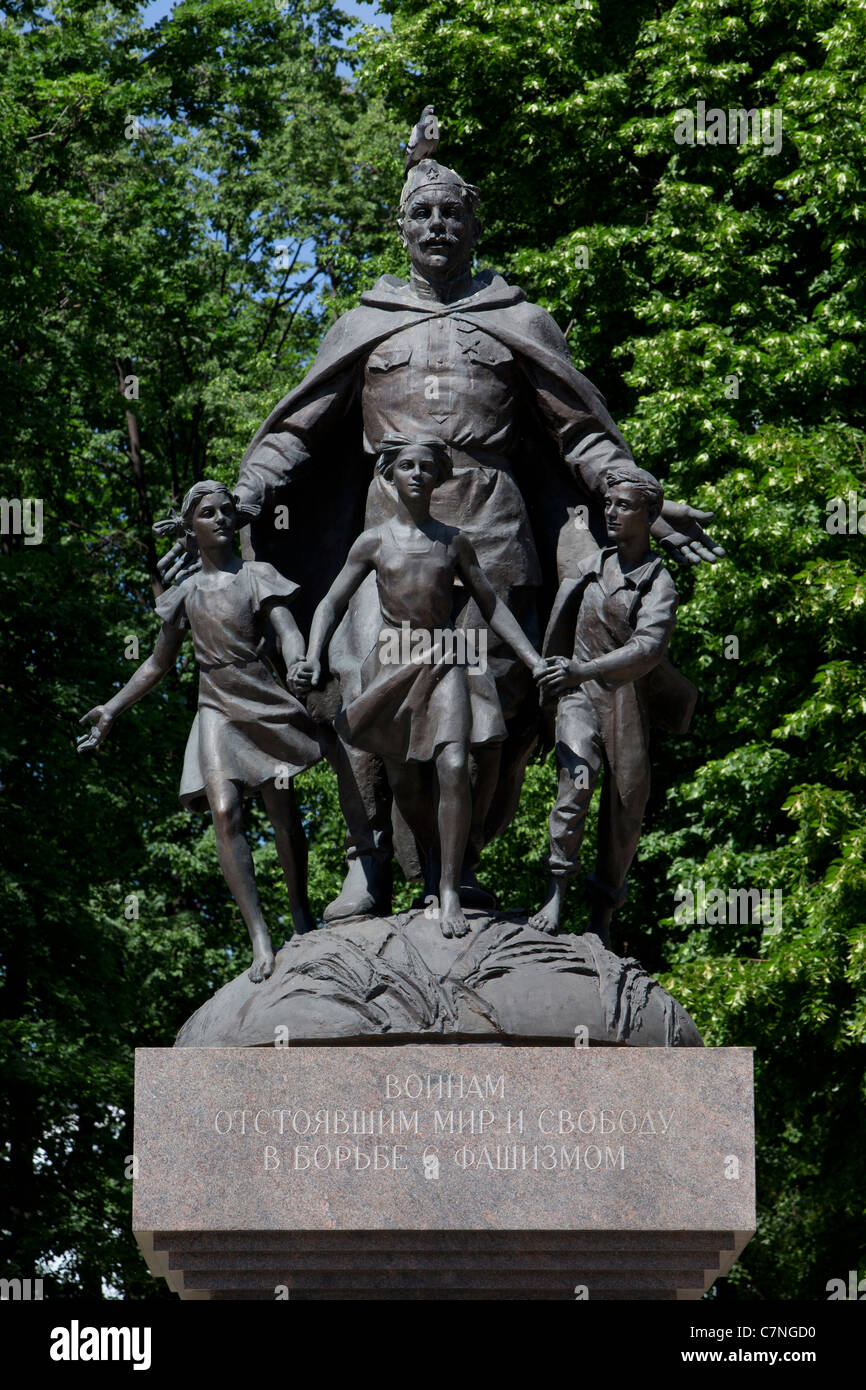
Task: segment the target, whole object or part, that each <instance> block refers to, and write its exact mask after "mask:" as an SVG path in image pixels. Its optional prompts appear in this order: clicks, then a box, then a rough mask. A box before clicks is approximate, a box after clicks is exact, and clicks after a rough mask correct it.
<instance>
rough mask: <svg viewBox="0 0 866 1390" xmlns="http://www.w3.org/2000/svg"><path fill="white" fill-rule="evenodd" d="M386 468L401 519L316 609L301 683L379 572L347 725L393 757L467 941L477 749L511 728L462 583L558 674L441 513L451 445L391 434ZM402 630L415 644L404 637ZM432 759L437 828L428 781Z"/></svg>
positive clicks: (351, 560) (445, 908)
mask: <svg viewBox="0 0 866 1390" xmlns="http://www.w3.org/2000/svg"><path fill="white" fill-rule="evenodd" d="M376 468H377V472H378V473H379V474H380V475H381V476H382V477H383V478H384V479H385V480H386V481H387V482H390V483H392V484H393V487H394V489H395V491H396V498H397V500H396V508H395V512H394V514H393V516H392V517H390V518H389V519H388V520H386V521H383V522H381V523H380V524H379V525H378V526H374V527H372V528H371V529H370V530H368V531H365V532H363V534H362V535H361V536H359V537H358V539H357V540H356V541H355V543H354V545H353V546H352V548H351V550H350V551H349V557H348V560H347V561H346V564H345V566H344V567H343V569H342V571H341V573H340V574H339V575H338V576H337V578H336V580H335V581H334V583H333V584H332V585H331V588H330V590H329V592H328V593H327V594H326V596H325V598H324V599H323V600H322V602H321V603H320V604H319V606H318V608H317V609H316V612H315V616H314V618H313V624H312V628H311V631H310V641H309V646H308V651H307V660H306V662H303V663H301V664H300V665H299V666H298V668H297V670H296V672H295V680H296V683H297V687H298V689H301V690H302V689H304V688H306V689H312V688H313V686H315V685H317V684H318V682H319V680H320V678H321V670H322V660H323V657H324V655H325V652H326V650H327V647H328V643H329V642H330V640H331V637H332V636H333V634H334V632H335V630H336V628H337V625H338V624H339V622H340V620H341V618H342V617H343V615H344V613H345V612H346V609H347V608H348V605H349V600H350V599H351V597H352V595H353V594H354V593H355V591H356V590H357V589H358V588H359V587H360V585H361V584H362V583H363V581H364V579H365V578H366V576H367V575H368V574H369V573H370V572H371V571H373V572H375V574H376V582H377V586H378V592H379V603H380V607H381V612H382V617H383V621H384V626H383V628H382V631H381V633H380V637H379V641H378V643H377V644H376V645H375V646H374V647H373V650H372V651H371V653H370V655H369V656H368V657H367V660H366V661H365V663H364V666H363V669H362V677H361V693H360V695H359V696H357V697H356V698H355V699H354V700H352V701H350V703H349V704H348V705H347V706H346V707H345V708H344V709H343V710H342V711H341V713H340V714H339V716H338V718H337V721H336V728H337V732H338V733H339V734H340V736H341V737H342V738H344V739H345V740H346V741H347V742H348V743H350V744H352V745H354V746H355V747H358V748H362V749H364V750H365V751H367V752H371V753H376V754H378V755H379V756H380V757H381V758H382V759H383V761H384V763H385V767H386V769H387V773H388V779H389V782H390V785H391V789H392V792H393V795H394V798H395V801H396V802H397V805H398V807H399V809H400V811H401V813H402V815H403V817H404V819H405V820H406V823H407V824H408V825H409V827H410V829H412V831H413V832H414V833H415V836H416V839H417V840H418V843H419V845H420V846H421V847H422V850H423V852H424V853H425V855H426V857H427V860H428V864H427V880H428V886H429V884H430V879H431V877H432V876H433V875H432V874H431V865H433V864H435V865H436V872H437V873H438V890H439V892H438V897H439V921H440V927H441V930H442V934H443V936H446V937H455V936H458V937H459V936H464V935H465V934H466V933H467V932H468V930H469V926H468V923H467V921H466V919H465V917H464V916H463V912H462V910H461V906H460V896H459V891H460V870H461V866H462V863H463V856H464V852H465V849H466V844H467V841H468V838H469V830H470V822H471V818H472V814H473V806H472V789H471V786H470V773H469V751H470V749H471V748H478V747H480V746H482V745H485V744H489V743H496V742H500V741H501V740H502V739H504V738H505V734H506V729H505V723H504V720H503V718H502V711H501V708H500V705H499V700H498V697H497V694H496V686H495V683H494V681H493V679H492V677H491V676H489V675H488V673H487V672H486V670H484V669H483V663H482V664H481V665H474V666H470V665H469V664H468V663H467V660H466V654H465V650H464V652H463V653H461V652H460V650H459V645H458V644H457V643H456V642H455V641H454V640H453V639H454V637H455V633H454V629H453V627H452V611H453V608H454V598H455V587H456V585H457V584H458V583H462V585H463V587H464V589H465V591H466V594H467V595H469V596H470V597H471V598H473V599H474V600H475V602H476V603H477V605H478V608H479V609H480V611H481V614H482V616H483V618H484V620H485V622H487V623H488V624H489V626H490V628H491V629H492V631H493V632H494V633H495V634H496V635H497V636H498V637H500V638H501V639H502V641H504V642H507V643H508V644H509V646H510V647H511V648H512V649H513V651H514V652H515V653H516V655H517V656H518V657H519V658H520V660H521V661H522V662H524V664H525V665H526V666H528V667H529V669H530V670H531V671H532V672H533V674H534V675H537V676H539V677H540V675H541V674H542V672H543V671H545V670H546V669H547V668H546V666H545V665H544V663H542V660H541V657H540V656H539V654H538V652H537V651H536V650H535V648H534V647H533V646H532V644H531V642H530V641H529V640H528V638H527V637H526V635H525V633H524V632H523V629H522V628H521V626H520V624H519V623H518V621H517V619H516V618H515V617H514V616H513V614H512V613H511V612H510V610H509V609H508V608H507V607H506V605H505V604H504V603H503V602H502V600H501V599H500V598H498V597H497V596H496V594H495V592H494V590H493V588H492V587H491V584H490V582H489V580H488V579H487V577H486V576H485V574H484V572H483V570H482V569H481V567H480V565H479V563H478V559H477V557H476V554H475V551H474V549H473V547H472V545H471V544H470V542H469V541H468V539H467V538H466V536H465V534H464V533H463V532H461V531H460V530H459V529H458V528H457V527H455V526H447V525H445V524H444V523H443V522H441V521H437V520H436V519H435V518H434V517H432V516H431V515H430V499H431V497H432V495H433V491H434V489H435V488H436V487H437V486H438V485H439V484H440V483H443V482H445V481H446V480H447V479H448V478H449V477H450V476H451V462H450V456H449V453H448V448H447V446H446V444H445V443H444V441H443V440H441V439H439V438H436V437H432V436H427V437H423V438H416V439H414V440H408V439H404V438H395V437H389V438H386V439H385V440H383V441H382V445H381V449H380V453H379V458H378V461H377V464H376ZM398 635H399V636H400V637H404V640H403V641H398V640H395V638H396V637H397V636H398ZM405 637H408V638H409V641H408V642H407V641H406V640H405ZM419 639H422V640H419ZM431 764H432V766H433V768H434V770H435V799H436V802H437V803H438V808H437V811H438V813H437V816H436V824H435V825H434V824H433V823H432V817H431V814H430V796H429V793H428V792H427V790H426V788H425V785H424V780H423V776H422V775H419V774H421V773H422V769H423V768H424V766H425V765H431ZM476 812H477V807H476ZM437 841H438V843H437Z"/></svg>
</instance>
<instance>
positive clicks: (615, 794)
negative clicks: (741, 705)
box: [530, 465, 697, 947]
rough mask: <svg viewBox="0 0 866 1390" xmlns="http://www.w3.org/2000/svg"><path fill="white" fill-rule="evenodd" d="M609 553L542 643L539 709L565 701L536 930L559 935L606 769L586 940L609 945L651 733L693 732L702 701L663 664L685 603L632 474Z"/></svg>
mask: <svg viewBox="0 0 866 1390" xmlns="http://www.w3.org/2000/svg"><path fill="white" fill-rule="evenodd" d="M605 484H606V496H605V524H606V527H607V534H608V539H609V541H610V542H611V544H610V546H609V547H608V548H607V549H604V550H601V551H600V552H599V553H598V554H597V555H593V556H590V557H589V558H587V559H585V560H583V561H582V562H581V564H580V565H578V567H577V569H576V571H575V574H574V576H573V577H572V578H569V579H566V580H564V581H563V583H562V584H561V586H560V589H559V593H558V594H557V596H556V601H555V603H554V605H553V611H552V613H551V617H550V622H549V624H548V628H547V633H546V635H545V639H544V658H545V660H544V666H545V669H544V671H543V673H542V674H541V675H540V676H539V677H538V680H539V685H540V686H541V691H542V699H543V700H550V699H556V701H557V708H556V760H557V765H558V768H559V784H558V790H557V796H556V804H555V805H554V808H553V810H552V811H551V814H550V820H549V836H550V848H549V853H548V857H547V874H548V880H547V892H546V896H545V900H544V904H543V906H542V907H541V909H540V911H539V912H537V913H536V914H535V916H534V917H532V918H531V919H530V924H531V925H532V926H534V927H537V928H539V929H540V930H541V931H546V932H551V933H553V932H556V931H557V930H558V929H559V926H560V922H561V920H562V913H563V906H564V902H565V894H566V889H567V885H568V881H569V879H571V878H573V877H574V876H575V875H576V874H577V872H578V870H579V865H580V846H581V842H582V840H583V834H584V827H585V823H586V814H587V811H588V809H589V804H590V801H591V799H592V793H593V789H594V787H595V785H596V782H597V781H598V777H599V773H600V772H601V769H602V766H603V767H604V769H605V776H604V783H603V786H602V794H601V809H600V815H599V828H598V857H597V867H596V872H595V873H593V874H590V875H589V877H588V879H587V885H588V888H589V894H590V901H591V911H590V918H589V926H588V930H589V931H590V932H592V933H594V934H595V935H596V936H598V937H599V938H600V940H601V942H602V945H603V946H605V947H609V945H610V935H609V932H610V920H611V916H612V914H613V911H614V908H616V907H618V906H619V904H620V903H622V902H623V901H624V899H625V896H626V886H625V885H626V875H627V873H628V870H629V867H630V866H631V862H632V860H633V858H634V855H635V851H636V849H637V844H638V840H639V838H640V829H641V821H642V819H643V814H644V809H645V807H646V803H647V799H648V797H649V789H650V756H649V731H650V724H651V723H655V724H660V725H661V726H662V727H664V728H667V729H669V730H671V731H673V732H676V733H685V731H686V729H687V728H688V726H689V722H690V720H691V716H692V711H693V709H694V705H695V700H696V698H697V691H696V690H695V687H694V686H693V685H692V684H691V682H690V681H687V680H686V679H685V677H684V676H681V675H680V673H679V672H678V671H675V670H674V668H673V667H672V666H671V665H670V663H669V662H668V661H667V659H666V657H665V652H666V650H667V646H668V643H669V641H670V638H671V634H672V632H673V629H674V623H675V621H676V610H677V592H676V589H675V588H674V584H673V580H672V579H671V577H670V574H669V573H668V571H667V569H666V568H665V566H664V565H663V564H662V562H661V560H660V559H659V557H658V556H656V555H654V554H653V553H652V551H651V550H650V527H651V526H652V523H653V522H654V521H655V519H656V517H658V516H659V514H660V512H661V508H662V503H663V501H664V494H663V492H662V488H661V486H660V484H659V483H658V482H657V481H656V479H655V478H654V477H653V476H652V475H651V474H650V473H646V472H644V471H643V469H640V468H637V467H636V466H635V465H622V466H617V467H614V468H612V469H610V470H609V471H608V472H607V474H606V478H605Z"/></svg>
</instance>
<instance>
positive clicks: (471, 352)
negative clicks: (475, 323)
mask: <svg viewBox="0 0 866 1390" xmlns="http://www.w3.org/2000/svg"><path fill="white" fill-rule="evenodd" d="M464 351H465V352H466V353H467V355H468V357H469V360H470V362H477V363H479V364H480V365H481V366H483V367H486V368H487V369H488V370H489V371H492V372H495V373H496V375H497V376H505V375H507V373H508V372H509V371H510V369H511V364H512V362H513V361H514V359H513V357H512V355H511V353H510V352H509V350H508V348H507V347H505V346H504V345H503V344H502V343H497V342H496V340H495V339H494V338H487V337H482V336H481V335H480V334H479V335H478V337H476V338H471V339H470V340H469V342H468V343H467V344H466V346H465V349H464Z"/></svg>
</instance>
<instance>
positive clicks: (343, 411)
mask: <svg viewBox="0 0 866 1390" xmlns="http://www.w3.org/2000/svg"><path fill="white" fill-rule="evenodd" d="M443 315H456V316H458V317H459V318H461V319H463V320H465V321H467V322H468V323H469V324H470V325H471V326H472V327H473V328H476V329H478V330H480V331H482V332H483V333H487V334H489V335H490V336H491V337H492V338H494V339H497V340H498V341H499V342H500V343H502V344H504V345H505V346H506V347H507V348H508V349H509V350H510V351H511V352H512V353H513V354H514V357H515V358H516V359H517V361H518V363H519V362H520V361H521V360H524V361H528V362H530V363H532V364H533V365H534V366H535V367H536V368H540V369H541V370H542V371H544V372H545V373H546V374H547V377H548V380H549V383H550V389H552V390H554V391H556V392H557V394H558V395H559V396H560V398H561V399H562V400H564V401H565V402H567V405H568V411H569V415H570V418H571V419H572V420H573V421H574V424H575V427H576V428H577V429H578V430H585V431H586V433H587V435H588V436H593V437H595V443H594V444H593V446H592V447H591V448H590V449H588V450H587V463H586V466H587V471H588V472H593V471H594V472H595V473H596V474H600V473H601V470H602V468H603V467H606V466H610V465H612V464H615V463H622V462H626V461H631V457H632V456H631V453H630V451H629V449H628V446H627V444H626V442H625V440H624V439H623V437H622V435H621V434H620V432H619V430H618V429H617V427H616V425H615V424H614V422H613V420H612V419H611V417H610V415H609V413H608V410H607V407H606V405H605V402H604V399H603V397H602V395H601V393H600V392H599V391H598V390H597V389H596V388H595V387H594V386H593V385H592V383H591V382H589V381H588V380H587V379H586V377H584V376H582V375H581V373H580V372H578V371H577V369H576V368H575V367H574V366H573V364H572V362H571V359H570V357H569V353H568V346H567V344H566V341H565V338H564V337H563V335H562V333H561V332H560V330H559V328H558V327H557V325H556V324H555V322H554V321H553V319H552V318H551V317H550V315H549V314H548V313H547V312H546V311H545V310H544V309H542V308H540V307H539V306H538V305H535V304H532V303H530V302H529V301H528V300H527V298H526V295H525V294H524V292H523V290H521V289H519V288H517V287H516V286H511V285H508V284H506V282H505V281H504V280H503V279H502V277H501V276H500V275H497V274H496V273H495V272H493V271H489V270H488V271H483V272H482V273H481V274H479V275H477V276H476V277H475V278H474V279H473V281H472V286H471V293H470V294H468V295H467V296H466V297H465V298H464V299H461V300H458V301H455V302H453V303H450V304H440V303H438V302H437V301H435V300H431V301H429V302H427V301H422V300H420V299H419V298H417V296H415V295H414V294H413V293H412V291H411V289H410V287H409V285H408V283H407V282H406V281H404V280H400V279H398V278H397V277H396V276H393V275H385V276H383V277H382V278H381V279H380V280H378V281H377V282H376V284H375V285H374V286H373V287H372V289H370V290H367V291H366V292H365V293H364V294H363V295H362V296H361V302H360V304H359V306H358V307H357V308H355V309H352V310H350V311H349V312H348V313H347V314H344V315H343V316H342V317H341V318H340V319H338V320H337V322H336V323H335V324H334V325H333V327H332V328H331V329H330V330H329V331H328V333H327V334H326V335H325V337H324V339H323V340H322V344H321V346H320V348H319V352H318V354H317V356H316V359H315V361H314V362H313V365H312V367H311V368H310V370H309V372H308V373H307V375H306V376H305V378H304V380H303V381H302V382H301V383H300V385H298V386H297V387H295V389H294V390H292V391H290V392H289V394H288V395H287V396H285V397H284V398H283V399H282V400H281V401H280V402H279V404H278V405H276V406H275V407H274V409H273V410H272V411H271V413H270V415H269V416H268V418H267V419H266V420H265V422H264V424H263V425H262V426H261V428H260V429H259V430H258V431H257V432H256V435H255V437H254V438H253V440H252V443H251V444H250V446H249V448H248V449H247V451H246V453H245V455H244V458H243V462H242V465H241V474H240V480H239V486H240V487H242V488H243V487H244V486H245V485H247V486H252V487H257V488H259V489H260V482H261V480H262V479H265V480H266V481H267V482H268V484H269V501H268V504H267V505H266V506H265V508H264V510H263V512H262V515H261V516H260V517H259V518H257V520H256V521H255V522H253V524H252V525H251V526H250V529H249V534H248V536H247V537H246V538H245V544H244V550H245V554H247V555H250V556H255V557H256V558H258V559H263V560H270V561H271V563H273V564H274V565H276V567H277V568H278V569H279V570H281V571H282V572H283V573H285V574H286V575H287V576H288V577H289V578H291V579H293V580H295V582H296V583H298V584H300V586H301V593H300V595H299V597H298V603H297V604H296V606H295V610H294V611H295V612H296V614H297V615H298V619H299V621H300V623H301V626H302V627H304V628H306V627H307V626H308V624H309V621H310V618H311V616H312V612H313V610H314V609H315V606H316V604H317V603H318V602H319V600H320V599H321V598H322V597H323V595H324V594H325V593H326V592H327V590H328V588H329V587H330V584H331V582H332V581H333V579H334V578H335V576H336V574H337V573H338V572H339V570H340V568H341V567H342V565H343V564H344V562H345V559H346V555H347V552H348V550H349V547H350V545H351V543H352V541H353V540H354V539H355V537H356V536H357V535H358V534H359V533H360V531H361V530H362V528H363V517H364V504H365V500H366V495H367V489H368V486H369V483H370V480H371V478H372V475H373V465H374V460H373V459H372V458H369V457H365V455H364V451H363V423H362V418H361V387H362V384H363V369H364V364H365V362H366V359H367V357H368V356H369V354H370V353H371V352H372V351H373V350H374V349H375V348H377V347H378V346H379V345H380V344H382V343H383V342H385V341H386V340H387V339H388V338H390V337H392V336H393V335H394V334H395V333H399V332H401V331H402V330H403V329H405V328H409V327H412V326H413V325H415V324H418V323H420V322H422V321H423V320H424V319H425V318H432V317H438V316H443ZM353 368H354V369H355V370H356V375H355V379H354V384H353V389H352V390H351V392H350V393H348V394H347V392H346V383H345V376H346V373H347V372H351V369H353ZM329 395H330V396H332V397H333V403H332V405H329V403H328V397H329ZM526 395H527V399H528V397H529V396H530V395H531V393H526ZM308 412H309V413H310V414H311V415H315V416H316V417H317V418H319V419H320V417H321V416H322V415H324V418H325V420H326V421H327V424H326V425H325V426H324V427H323V426H322V425H321V423H319V424H318V425H317V429H316V434H315V440H314V441H312V442H311V444H310V445H309V446H308V447H307V448H304V447H301V448H300V449H299V448H298V445H297V443H296V441H297V439H301V440H302V441H303V438H304V417H305V415H306V414H307V413H308ZM521 430H522V435H523V442H522V445H521V448H520V450H519V452H518V457H516V458H515V461H514V476H515V480H516V481H517V484H518V486H519V487H520V489H521V492H522V494H523V497H524V500H525V502H526V506H527V511H528V513H529V517H530V521H531V523H532V528H533V533H534V535H535V540H536V546H537V548H538V554H539V559H540V561H541V565H542V571H543V573H544V576H545V590H546V601H545V599H542V609H543V615H542V620H543V618H544V617H546V613H547V611H548V610H549V607H550V603H551V602H552V599H553V596H554V594H555V592H556V588H557V583H558V578H559V575H561V574H562V573H567V572H568V571H569V570H570V569H573V566H574V565H576V564H577V562H578V560H579V559H580V558H582V556H583V555H584V554H586V553H587V550H588V549H592V550H594V549H595V545H596V543H599V544H603V543H604V526H603V519H602V516H601V511H600V509H599V508H597V507H596V506H595V501H596V499H595V498H590V497H589V496H588V494H587V492H586V490H585V488H583V487H582V486H581V484H580V482H579V481H578V480H576V479H575V477H574V476H573V474H572V472H571V471H570V470H569V468H568V467H567V466H566V464H565V463H564V462H563V460H562V457H561V455H560V451H559V449H558V447H557V442H556V440H555V439H554V438H553V437H552V436H551V435H550V434H549V433H548V432H547V431H546V430H545V429H544V427H543V426H542V424H541V422H540V420H539V419H538V418H536V417H535V415H534V412H533V410H532V407H531V402H530V403H529V409H528V410H527V411H526V413H525V418H523V419H521ZM281 436H282V439H281ZM292 436H294V438H292ZM282 444H285V445H286V446H287V447H286V449H285V454H283V453H282V449H281V445H282ZM293 455H294V459H293ZM298 455H301V456H302V457H300V458H298ZM304 455H306V457H304ZM290 480H291V485H290V486H287V484H289V481H290ZM590 501H591V502H592V504H593V508H594V510H593V511H591V512H590V526H591V530H590V531H586V530H585V529H584V530H581V529H580V528H579V527H578V526H570V525H569V524H568V523H569V520H570V518H571V517H572V516H573V515H574V511H575V508H576V507H578V506H579V505H580V504H581V503H583V504H586V503H588V502H590ZM280 503H283V504H285V505H287V506H288V508H289V524H288V529H280V528H279V527H275V526H274V514H273V508H274V507H275V506H278V505H280ZM557 550H559V574H558V573H557ZM571 550H573V554H572V553H571Z"/></svg>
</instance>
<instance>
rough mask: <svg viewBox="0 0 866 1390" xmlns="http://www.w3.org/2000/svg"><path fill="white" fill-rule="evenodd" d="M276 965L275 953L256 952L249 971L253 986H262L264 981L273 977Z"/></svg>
mask: <svg viewBox="0 0 866 1390" xmlns="http://www.w3.org/2000/svg"><path fill="white" fill-rule="evenodd" d="M275 963H276V962H275V961H274V953H273V951H256V952H255V954H254V955H253V963H252V965H251V966H250V971H249V974H250V979H251V980H252V982H253V984H254V985H260V984H261V982H262V980H267V979H268V978H269V976H271V975H273V973H274V965H275Z"/></svg>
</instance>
